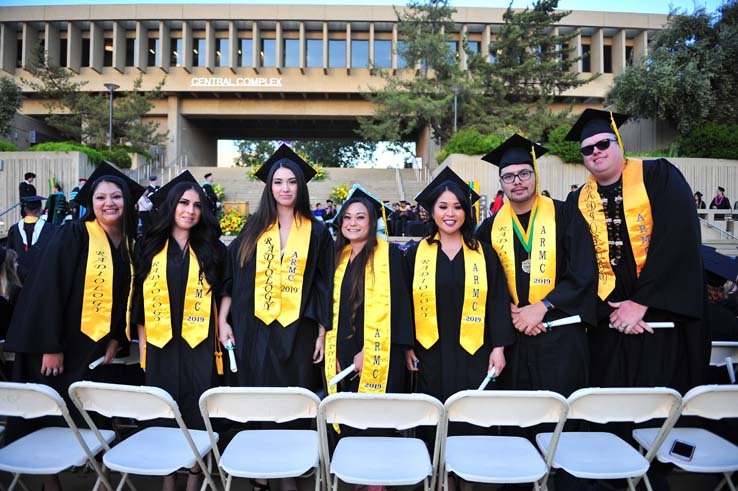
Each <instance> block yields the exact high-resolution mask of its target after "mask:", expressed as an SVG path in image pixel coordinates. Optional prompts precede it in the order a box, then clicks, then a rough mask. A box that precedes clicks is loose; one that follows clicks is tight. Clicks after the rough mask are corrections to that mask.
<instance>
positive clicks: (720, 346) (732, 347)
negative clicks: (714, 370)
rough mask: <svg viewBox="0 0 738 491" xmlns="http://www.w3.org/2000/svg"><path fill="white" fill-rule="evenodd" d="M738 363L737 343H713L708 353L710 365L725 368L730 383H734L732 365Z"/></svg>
mask: <svg viewBox="0 0 738 491" xmlns="http://www.w3.org/2000/svg"><path fill="white" fill-rule="evenodd" d="M735 363H738V341H713V342H712V350H711V351H710V365H711V366H713V367H725V369H726V370H728V378H730V383H731V384H734V383H735V368H734V367H733V364H735Z"/></svg>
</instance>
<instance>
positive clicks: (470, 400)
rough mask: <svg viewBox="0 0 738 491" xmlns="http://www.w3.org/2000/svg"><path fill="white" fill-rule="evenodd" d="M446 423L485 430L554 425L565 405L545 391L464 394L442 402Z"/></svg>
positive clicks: (455, 395)
mask: <svg viewBox="0 0 738 491" xmlns="http://www.w3.org/2000/svg"><path fill="white" fill-rule="evenodd" d="M445 407H446V419H447V420H448V421H452V422H466V423H471V424H473V425H476V426H482V427H485V428H488V427H490V426H492V425H500V426H521V427H528V426H533V425H537V424H540V423H558V422H559V421H560V420H561V418H562V417H565V414H566V410H567V408H568V404H567V402H566V399H565V398H564V396H562V395H561V394H557V393H555V392H551V391H547V390H538V391H527V390H520V391H518V390H464V391H461V392H457V393H456V394H454V395H452V396H451V397H449V398H448V400H446V404H445Z"/></svg>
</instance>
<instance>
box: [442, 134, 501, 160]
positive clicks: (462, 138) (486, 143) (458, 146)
mask: <svg viewBox="0 0 738 491" xmlns="http://www.w3.org/2000/svg"><path fill="white" fill-rule="evenodd" d="M504 140H505V139H504V138H503V137H501V136H499V135H496V134H491V135H486V136H484V135H482V134H481V133H479V132H478V131H475V130H459V131H457V132H456V133H454V134H453V136H451V138H450V139H449V141H448V142H447V143H446V144H445V145H444V146H443V148H441V151H440V152H438V153H437V154H436V162H438V163H439V164H440V163H441V162H443V161H444V160H446V157H448V156H449V155H450V154H452V153H461V154H464V155H483V154H485V153H488V152H491V151H492V150H494V149H495V147H497V146H499V145H500V144H501V143H502V142H503V141H504Z"/></svg>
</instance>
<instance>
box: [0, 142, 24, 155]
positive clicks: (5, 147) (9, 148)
mask: <svg viewBox="0 0 738 491" xmlns="http://www.w3.org/2000/svg"><path fill="white" fill-rule="evenodd" d="M18 151H20V149H19V148H18V147H16V146H15V145H13V144H12V143H9V142H3V141H0V152H18Z"/></svg>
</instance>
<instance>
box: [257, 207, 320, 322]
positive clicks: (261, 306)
mask: <svg viewBox="0 0 738 491" xmlns="http://www.w3.org/2000/svg"><path fill="white" fill-rule="evenodd" d="M311 230H312V222H311V221H310V220H308V219H306V218H303V217H295V218H294V219H293V221H292V228H291V229H290V235H289V237H288V238H287V245H286V247H285V248H284V256H283V258H282V260H281V261H280V250H279V245H280V239H279V221H278V220H277V221H275V222H274V223H273V224H272V225H270V226H269V228H267V229H266V230H265V231H264V233H263V234H261V236H260V237H259V241H258V242H257V244H256V278H255V281H254V313H255V315H256V317H257V319H260V320H261V321H262V322H263V323H264V324H266V325H269V324H271V323H272V322H273V321H274V320H278V321H279V323H280V324H282V326H283V327H287V326H289V325H290V324H292V323H293V322H295V321H296V320H297V319H298V318H299V317H300V304H301V303H302V289H303V277H304V275H305V266H306V265H307V255H308V250H309V249H310V231H311Z"/></svg>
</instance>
